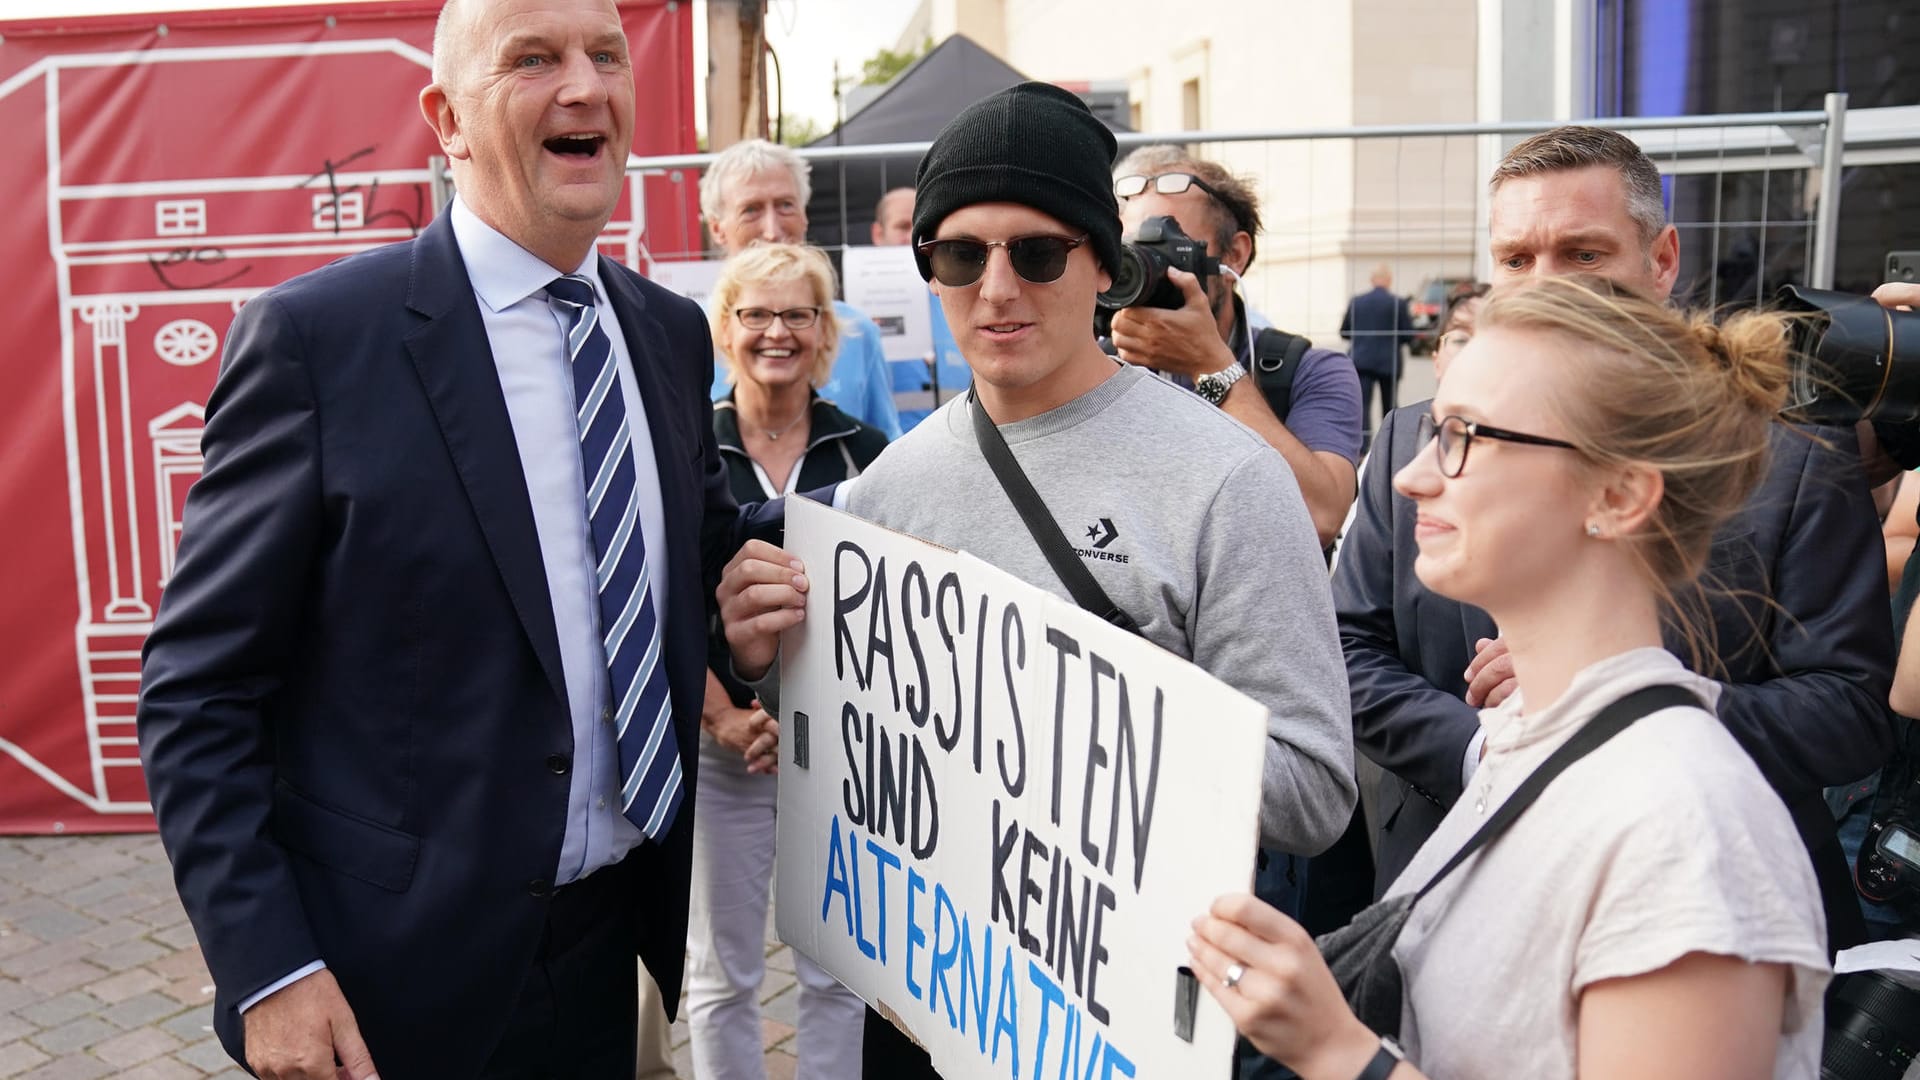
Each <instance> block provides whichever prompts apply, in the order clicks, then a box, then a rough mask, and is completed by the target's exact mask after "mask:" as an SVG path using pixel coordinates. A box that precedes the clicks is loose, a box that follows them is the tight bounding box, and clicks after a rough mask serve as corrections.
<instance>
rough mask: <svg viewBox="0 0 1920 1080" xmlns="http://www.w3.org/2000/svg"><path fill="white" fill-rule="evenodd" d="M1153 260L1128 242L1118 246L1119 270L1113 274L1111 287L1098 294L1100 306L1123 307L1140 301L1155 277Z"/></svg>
mask: <svg viewBox="0 0 1920 1080" xmlns="http://www.w3.org/2000/svg"><path fill="white" fill-rule="evenodd" d="M1154 269H1155V266H1154V260H1153V259H1151V258H1150V257H1149V256H1148V254H1147V252H1146V251H1144V250H1142V249H1141V248H1139V247H1137V246H1135V245H1133V244H1131V243H1128V244H1122V245H1121V246H1120V272H1119V273H1117V274H1115V275H1113V287H1112V288H1110V289H1108V290H1107V291H1106V292H1103V293H1101V294H1100V296H1099V303H1100V306H1101V307H1110V308H1123V307H1130V306H1132V305H1134V304H1137V303H1139V302H1140V297H1142V296H1144V295H1145V294H1146V293H1147V291H1148V290H1149V288H1150V287H1151V286H1152V284H1153V282H1154V281H1155V279H1156V275H1155V273H1154Z"/></svg>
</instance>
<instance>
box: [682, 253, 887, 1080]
mask: <svg viewBox="0 0 1920 1080" xmlns="http://www.w3.org/2000/svg"><path fill="white" fill-rule="evenodd" d="M833 291H834V290H833V267H832V266H831V265H830V264H829V263H828V262H827V257H826V256H825V255H823V254H822V253H821V252H820V251H819V250H818V249H816V248H810V247H804V246H801V245H797V244H756V245H754V246H752V247H749V248H746V249H745V250H743V251H741V252H740V253H739V254H737V255H735V256H733V257H732V258H730V259H728V260H727V262H726V264H725V265H724V266H723V267H722V268H721V270H720V277H719V279H718V280H717V281H716V282H715V283H714V287H713V298H712V314H711V316H710V319H711V322H712V330H713V344H714V347H715V348H716V349H718V350H719V352H720V353H721V355H722V358H723V359H724V360H725V361H726V369H727V371H728V372H729V373H730V376H731V378H732V384H733V385H732V388H731V390H730V391H729V392H728V393H727V395H726V396H725V397H723V398H721V399H720V400H719V401H717V402H715V403H714V407H713V433H714V437H715V440H716V442H717V443H718V445H719V448H720V459H721V460H722V461H724V462H725V463H726V466H727V480H728V485H729V487H730V488H731V489H732V491H733V497H734V499H735V500H736V501H738V502H740V503H743V504H744V503H752V502H764V501H765V500H768V499H771V498H774V497H776V496H780V495H786V494H790V493H792V492H795V491H813V490H816V489H818V488H822V487H825V486H827V485H829V484H833V483H837V482H839V481H841V480H845V479H847V478H848V477H851V476H856V475H858V474H859V473H860V472H861V471H862V470H864V469H865V468H866V467H867V466H868V465H871V464H872V463H873V460H874V459H875V458H876V457H879V456H880V451H882V450H884V449H885V448H886V445H887V437H886V436H885V435H884V434H882V433H881V432H880V431H879V430H878V429H876V428H872V427H869V426H867V425H866V424H863V423H861V422H859V421H858V420H855V419H853V418H852V417H850V416H848V415H847V414H846V413H844V412H842V411H840V409H839V407H838V406H836V405H835V404H834V403H833V402H831V401H828V400H827V399H826V398H823V397H821V396H820V395H819V393H818V392H817V391H816V390H815V389H814V388H815V387H817V386H819V385H820V384H821V383H822V382H824V381H826V379H827V378H828V377H829V376H830V374H831V372H832V370H833V358H834V349H835V343H836V338H837V337H838V335H839V323H838V321H837V320H836V319H835V318H834V313H833ZM709 666H710V670H709V671H708V675H707V691H706V700H705V702H704V703H703V705H702V708H701V710H700V729H701V737H700V783H699V785H698V787H697V788H696V789H695V793H694V800H695V805H696V807H697V809H698V813H697V815H696V816H695V818H694V826H693V900H692V906H691V912H690V920H689V923H688V928H687V1014H688V1027H689V1032H688V1034H689V1036H690V1039H691V1042H692V1046H693V1060H694V1068H695V1070H696V1071H697V1072H698V1073H699V1075H702V1076H739V1075H746V1074H749V1073H754V1072H757V1071H758V1070H759V1068H760V1059H761V1047H760V1020H759V1017H760V1005H759V996H758V995H759V989H760V984H761V982H762V981H763V979H764V977H765V956H764V952H765V950H764V948H763V945H762V940H761V939H762V937H763V935H764V934H765V932H766V912H767V893H768V886H769V884H770V882H771V880H772V874H773V857H774V851H773V838H774V815H773V807H774V778H773V775H772V774H773V772H774V766H775V764H776V761H777V754H776V746H777V739H778V725H777V724H776V723H775V722H774V719H773V717H772V716H770V715H769V714H768V713H767V712H766V710H764V709H762V708H760V703H759V702H758V701H757V700H756V699H755V697H754V693H753V691H752V690H751V689H749V688H748V687H747V686H746V685H745V684H744V683H741V682H740V681H739V680H737V679H735V678H734V677H733V673H732V668H731V666H730V665H728V664H727V663H726V662H725V660H724V659H720V660H711V659H710V661H709ZM794 959H795V963H796V964H797V965H798V969H797V971H796V976H797V978H798V981H799V983H800V1025H801V1034H800V1041H801V1043H802V1045H803V1046H805V1047H807V1048H808V1049H806V1050H803V1051H802V1060H804V1061H806V1062H808V1065H807V1066H805V1067H807V1068H811V1069H812V1070H813V1071H815V1072H818V1073H821V1074H827V1075H835V1074H838V1075H851V1074H852V1073H853V1072H854V1071H855V1069H856V1065H857V1060H856V1056H855V1055H856V1054H857V1049H858V1047H859V1044H860V1033H861V1030H862V1025H863V1021H864V1017H865V1013H866V1010H865V1007H864V1006H863V1005H862V1004H861V1002H860V999H859V998H857V997H855V996H854V995H853V994H852V992H851V991H849V990H847V989H846V988H845V987H843V986H841V985H839V984H838V983H837V982H835V981H834V980H833V978H832V976H829V975H828V974H827V973H826V972H824V971H822V970H821V969H820V968H818V967H817V966H815V965H814V963H813V962H812V961H811V960H808V959H807V958H806V957H803V956H798V955H796V956H795V958H794ZM655 1008H658V1006H655ZM816 1055H818V1056H816ZM822 1057H824V1058H825V1059H826V1060H824V1061H823V1060H822Z"/></svg>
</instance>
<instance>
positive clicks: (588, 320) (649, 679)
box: [547, 274, 683, 839]
mask: <svg viewBox="0 0 1920 1080" xmlns="http://www.w3.org/2000/svg"><path fill="white" fill-rule="evenodd" d="M547 296H548V298H549V300H550V302H551V303H552V304H553V306H554V309H555V310H556V311H558V312H559V313H560V314H562V315H564V316H565V317H566V319H567V357H568V359H569V361H570V362H571V366H572V368H573V400H574V402H575V409H576V411H575V413H574V420H575V422H576V423H577V424H578V425H579V428H580V465H581V474H582V476H584V477H585V480H586V496H587V518H588V520H589V522H590V523H591V524H592V526H593V549H594V553H595V555H596V556H598V560H599V563H598V567H597V569H596V573H595V580H596V583H597V585H598V586H599V591H600V640H601V643H602V644H603V645H604V646H605V647H606V654H607V674H608V676H609V677H610V680H611V682H612V687H613V690H612V696H611V697H610V698H609V699H608V700H610V701H612V702H614V703H615V704H614V712H613V717H614V724H615V729H614V730H615V732H616V733H617V734H616V739H617V741H618V743H619V747H620V777H621V784H620V809H621V812H622V813H624V814H625V815H626V817H627V820H628V821H631V822H633V823H634V824H635V825H637V826H639V827H640V831H641V832H644V833H646V834H647V836H648V837H649V838H652V839H658V838H659V837H660V836H661V835H663V834H664V833H665V832H666V831H667V830H668V829H669V828H671V827H672V825H673V818H674V814H675V813H676V812H677V811H678V810H679V809H680V797H681V793H682V791H683V788H682V785H681V778H680V747H679V743H678V742H677V740H675V739H674V736H673V701H672V695H671V694H670V693H669V691H668V689H667V669H666V664H665V663H664V662H663V658H662V656H661V651H662V642H661V636H660V619H659V613H658V612H657V611H655V609H654V604H653V590H652V589H651V588H649V587H648V579H647V545H646V541H645V540H644V539H643V538H642V537H641V535H640V500H639V488H638V486H637V485H636V484H635V482H634V470H633V452H632V448H633V435H632V429H631V427H630V426H629V424H628V422H627V403H626V399H625V398H623V397H622V396H621V394H620V372H619V365H618V364H616V363H615V362H614V358H613V346H612V344H611V343H610V342H609V341H608V340H607V332H606V331H605V330H603V329H601V327H600V313H599V311H598V309H597V308H596V307H595V306H594V298H593V283H592V282H591V281H588V280H587V279H586V278H584V277H580V276H579V275H576V274H568V275H567V276H565V277H562V278H557V279H555V280H554V282H553V283H552V284H551V285H548V286H547Z"/></svg>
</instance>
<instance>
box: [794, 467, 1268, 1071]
mask: <svg viewBox="0 0 1920 1080" xmlns="http://www.w3.org/2000/svg"><path fill="white" fill-rule="evenodd" d="M786 528H787V532H786V536H787V549H788V550H789V551H790V552H792V553H793V554H794V555H796V556H797V557H799V558H800V559H802V560H804V561H805V563H806V566H807V571H808V575H809V578H810V581H811V587H810V592H809V594H808V599H807V617H806V621H805V622H804V623H803V624H802V626H801V627H799V628H796V629H795V630H793V631H791V632H789V633H788V634H787V636H786V638H785V640H784V642H783V643H782V647H781V653H782V661H781V689H780V721H781V763H780V774H779V776H780V789H779V827H778V828H779V833H778V835H779V849H778V850H779V870H778V874H777V881H778V885H777V889H778V897H777V904H776V910H777V912H778V915H777V924H778V929H779V933H780V937H781V939H782V940H784V941H786V942H787V943H789V944H791V945H792V946H794V947H795V948H797V949H799V950H800V951H802V952H804V953H806V954H807V955H808V956H810V957H812V958H813V959H814V960H816V961H818V962H819V963H820V964H821V965H822V966H823V967H825V968H826V969H827V970H828V971H830V972H832V973H833V974H834V975H835V976H836V977H838V978H839V979H840V980H841V981H842V982H844V983H846V984H847V985H848V986H849V987H851V988H853V990H855V991H856V992H857V993H859V994H860V996H861V997H863V998H865V999H866V1000H867V1001H869V1002H871V1003H872V1004H874V1005H875V1006H876V1007H878V1008H879V1009H880V1010H881V1011H882V1012H883V1013H885V1014H887V1015H890V1016H892V1017H894V1018H896V1020H897V1022H898V1023H900V1024H901V1025H902V1026H903V1027H904V1028H905V1029H907V1030H908V1031H909V1032H910V1033H911V1034H912V1035H913V1037H914V1038H915V1039H916V1040H917V1041H918V1042H920V1043H921V1044H922V1045H923V1046H925V1047H927V1049H928V1050H929V1051H930V1052H931V1054H932V1056H933V1062H934V1065H935V1066H936V1067H937V1068H938V1069H939V1071H940V1073H941V1075H943V1076H945V1077H947V1078H948V1080H986V1078H990V1077H1018V1078H1025V1080H1053V1078H1063V1080H1064V1078H1073V1080H1093V1078H1096V1077H1098V1078H1101V1080H1107V1078H1110V1077H1116V1076H1139V1077H1173V1078H1176V1080H1178V1078H1183V1077H1205V1076H1224V1075H1226V1074H1227V1072H1228V1070H1229V1063H1230V1059H1231V1056H1232V1042H1233V1031H1232V1025H1231V1024H1230V1023H1229V1021H1228V1019H1227V1016H1226V1014H1225V1013H1224V1012H1223V1011H1221V1010H1220V1008H1219V1007H1218V1006H1217V1005H1215V1004H1214V1003H1213V1001H1212V999H1210V998H1208V997H1207V995H1206V993H1205V992H1204V991H1200V990H1198V989H1197V988H1196V987H1195V985H1194V984H1193V982H1192V980H1191V978H1190V977H1182V976H1181V974H1180V971H1179V969H1180V968H1181V967H1182V966H1183V965H1184V964H1185V963H1186V962H1187V950H1186V940H1187V937H1188V934H1189V932H1190V923H1191V921H1192V919H1193V917H1194V916H1196V915H1198V914H1200V913H1201V912H1203V911H1205V910H1206V908H1207V906H1208V905H1209V904H1211V903H1212V901H1213V899H1214V898H1215V897H1216V896H1218V895H1220V894H1221V893H1225V892H1233V891H1245V890H1246V889H1247V888H1248V887H1249V885H1250V883H1251V881H1252V877H1253V860H1254V848H1255V845H1256V842H1257V830H1258V814H1259V797H1260V774H1261V761H1262V756H1263V754H1264V748H1265V739H1266V715H1267V713H1266V709H1265V708H1264V707H1262V706H1261V705H1260V704H1259V703H1257V702H1255V701H1253V700H1252V699H1250V698H1248V697H1246V696H1245V695H1244V694H1241V693H1239V692H1238V691H1235V690H1234V689H1232V688H1231V687H1229V686H1227V685H1226V684H1224V683H1222V682H1219V681H1218V680H1216V679H1214V678H1212V677H1211V676H1209V675H1207V674H1206V673H1205V672H1203V671H1201V670H1200V669H1199V668H1197V667H1194V666H1193V665H1192V664H1189V663H1187V662H1186V661H1183V660H1180V659H1179V658H1177V657H1174V656H1172V655H1171V654H1169V653H1167V652H1165V651H1164V650H1161V649H1159V648H1157V647H1156V646H1154V645H1152V644H1151V643H1149V642H1147V641H1144V640H1142V639H1140V638H1137V637H1134V636H1133V635H1131V634H1128V633H1126V632H1125V631H1122V630H1119V629H1116V628H1114V627H1112V626H1110V625H1108V624H1107V623H1105V622H1102V621H1101V620H1099V619H1097V618H1095V617H1093V616H1091V615H1089V614H1087V613H1086V612H1084V611H1082V610H1080V609H1079V608H1078V607H1075V606H1074V605H1072V604H1071V603H1069V602H1067V601H1064V600H1060V599H1058V598H1056V597H1054V596H1053V595H1051V594H1050V593H1047V592H1045V591H1044V590H1041V589H1037V588H1035V587H1033V586H1030V585H1027V584H1025V583H1023V582H1021V581H1019V580H1017V579H1015V578H1013V577H1011V576H1009V575H1007V574H1005V573H1002V572H1001V571H999V570H997V569H995V568H993V567H991V566H988V565H987V564H986V563H983V562H981V561H980V560H978V559H976V558H973V557H972V556H969V555H966V554H962V553H955V552H950V551H947V550H945V549H942V548H939V547H935V546H933V545H930V544H925V543H922V542H920V541H918V540H914V539H912V538H910V537H906V536H903V535H901V534H899V533H894V532H890V531H888V530H885V529H881V528H877V527H875V526H873V525H869V524H867V523H865V522H862V521H859V520H858V519H855V518H852V517H849V516H847V515H845V514H841V513H838V512H836V511H834V510H831V509H829V508H826V507H823V506H820V505H819V504H817V503H812V502H808V501H806V500H802V499H790V500H788V505H787V527H786Z"/></svg>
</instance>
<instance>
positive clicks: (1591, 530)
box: [1587, 521, 1600, 540]
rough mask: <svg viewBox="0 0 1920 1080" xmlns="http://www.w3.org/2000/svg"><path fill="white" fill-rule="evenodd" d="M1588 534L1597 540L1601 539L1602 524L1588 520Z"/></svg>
mask: <svg viewBox="0 0 1920 1080" xmlns="http://www.w3.org/2000/svg"><path fill="white" fill-rule="evenodd" d="M1587 535H1588V536H1591V537H1593V538H1594V539H1595V540H1598V539H1600V526H1598V525H1595V524H1594V523H1593V522H1591V521H1589V522H1587Z"/></svg>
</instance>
